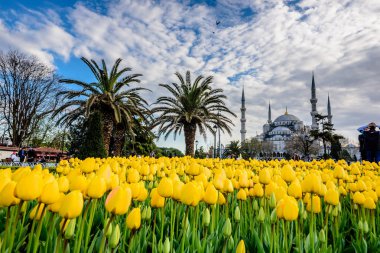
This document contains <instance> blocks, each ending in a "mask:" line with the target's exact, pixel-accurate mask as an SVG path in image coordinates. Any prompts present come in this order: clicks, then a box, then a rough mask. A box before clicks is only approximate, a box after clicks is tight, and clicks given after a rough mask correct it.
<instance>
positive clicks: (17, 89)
mask: <svg viewBox="0 0 380 253" xmlns="http://www.w3.org/2000/svg"><path fill="white" fill-rule="evenodd" d="M58 91H59V87H58V77H57V75H56V74H55V72H54V70H53V69H52V68H50V67H48V66H46V65H45V64H44V63H42V62H41V61H39V60H38V59H37V58H36V57H33V56H28V55H25V54H22V53H20V52H18V51H9V52H8V53H3V52H0V120H2V121H3V122H4V123H5V124H4V125H5V126H6V129H5V130H6V132H7V135H8V136H9V137H10V138H11V140H12V143H13V145H16V146H20V145H21V144H22V142H23V141H25V140H26V139H28V138H30V137H31V136H32V135H33V134H34V133H35V131H36V130H37V128H38V126H39V125H40V124H41V123H42V122H43V120H44V119H45V118H46V117H47V116H49V115H50V114H51V113H52V112H53V110H54V109H55V107H56V106H57V103H58V100H56V99H55V95H56V94H57V92H58Z"/></svg>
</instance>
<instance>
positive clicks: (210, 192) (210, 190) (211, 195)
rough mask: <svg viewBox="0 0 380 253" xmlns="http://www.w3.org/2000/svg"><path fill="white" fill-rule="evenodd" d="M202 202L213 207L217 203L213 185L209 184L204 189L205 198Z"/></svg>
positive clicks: (216, 194) (216, 193)
mask: <svg viewBox="0 0 380 253" xmlns="http://www.w3.org/2000/svg"><path fill="white" fill-rule="evenodd" d="M203 201H204V202H206V203H207V204H209V205H214V204H216V202H217V201H218V191H217V190H216V189H215V186H214V185H213V184H209V185H208V186H207V187H206V192H205V196H204V197H203Z"/></svg>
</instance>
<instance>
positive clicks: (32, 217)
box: [29, 203, 45, 220]
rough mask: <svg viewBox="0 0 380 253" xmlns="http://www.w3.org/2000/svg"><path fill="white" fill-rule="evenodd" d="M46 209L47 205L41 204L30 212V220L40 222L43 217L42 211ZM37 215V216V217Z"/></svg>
mask: <svg viewBox="0 0 380 253" xmlns="http://www.w3.org/2000/svg"><path fill="white" fill-rule="evenodd" d="M37 207H38V212H37ZM44 209H45V204H44V203H41V204H40V205H38V204H37V205H36V206H35V207H34V208H33V209H32V211H30V214H29V218H30V219H32V220H33V219H35V220H40V219H41V216H42V211H43V210H44ZM36 214H37V215H36Z"/></svg>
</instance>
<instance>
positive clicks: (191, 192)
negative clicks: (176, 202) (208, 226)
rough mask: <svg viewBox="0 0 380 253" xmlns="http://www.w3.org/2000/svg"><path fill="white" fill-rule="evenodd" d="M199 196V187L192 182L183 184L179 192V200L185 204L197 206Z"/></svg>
mask: <svg viewBox="0 0 380 253" xmlns="http://www.w3.org/2000/svg"><path fill="white" fill-rule="evenodd" d="M200 200H201V196H200V193H199V189H198V187H197V186H196V184H195V183H194V182H189V183H187V184H185V185H184V186H183V188H182V192H181V202H182V203H183V204H185V205H189V206H190V205H191V206H197V205H198V203H199V201H200Z"/></svg>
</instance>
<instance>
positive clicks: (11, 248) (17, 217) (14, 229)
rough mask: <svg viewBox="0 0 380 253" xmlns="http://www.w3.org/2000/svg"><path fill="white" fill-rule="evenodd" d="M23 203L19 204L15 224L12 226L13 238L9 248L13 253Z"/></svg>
mask: <svg viewBox="0 0 380 253" xmlns="http://www.w3.org/2000/svg"><path fill="white" fill-rule="evenodd" d="M23 202H24V201H23V200H21V201H20V203H19V204H18V208H17V212H16V216H15V220H14V222H13V224H12V230H11V236H10V238H9V239H10V243H9V247H8V252H13V251H12V250H13V243H14V237H15V233H16V228H17V223H18V220H19V216H20V211H21V207H22V204H23Z"/></svg>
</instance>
